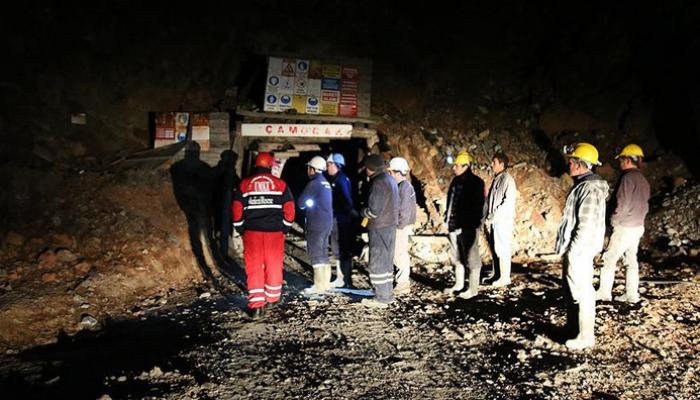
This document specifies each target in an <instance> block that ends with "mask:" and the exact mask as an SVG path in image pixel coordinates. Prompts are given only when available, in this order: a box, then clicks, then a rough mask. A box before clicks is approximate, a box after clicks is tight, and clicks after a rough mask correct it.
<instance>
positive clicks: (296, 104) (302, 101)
mask: <svg viewBox="0 0 700 400" xmlns="http://www.w3.org/2000/svg"><path fill="white" fill-rule="evenodd" d="M292 108H293V109H295V110H297V113H299V114H304V113H306V96H297V95H295V96H294V97H293V98H292Z"/></svg>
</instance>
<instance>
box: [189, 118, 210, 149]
mask: <svg viewBox="0 0 700 400" xmlns="http://www.w3.org/2000/svg"><path fill="white" fill-rule="evenodd" d="M192 140H196V141H198V142H201V141H209V113H192Z"/></svg>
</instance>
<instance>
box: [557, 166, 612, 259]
mask: <svg viewBox="0 0 700 400" xmlns="http://www.w3.org/2000/svg"><path fill="white" fill-rule="evenodd" d="M574 179H576V181H575V183H574V187H573V188H571V191H570V192H569V195H568V196H567V198H566V206H565V207H564V212H563V215H562V220H561V223H560V224H559V232H558V234H557V242H556V245H555V247H554V251H555V252H556V253H557V254H559V255H561V254H564V253H566V252H567V251H572V250H574V251H582V250H583V251H587V252H593V253H598V252H599V251H600V250H602V249H603V240H604V238H605V199H606V198H607V197H608V183H607V182H606V181H605V180H604V179H603V178H601V177H600V175H597V174H594V173H589V174H587V175H584V176H581V177H577V178H574Z"/></svg>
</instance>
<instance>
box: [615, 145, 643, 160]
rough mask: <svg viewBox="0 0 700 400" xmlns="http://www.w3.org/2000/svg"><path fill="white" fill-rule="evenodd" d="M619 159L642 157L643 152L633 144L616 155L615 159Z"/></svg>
mask: <svg viewBox="0 0 700 400" xmlns="http://www.w3.org/2000/svg"><path fill="white" fill-rule="evenodd" d="M620 157H644V152H643V151H642V148H641V147H639V146H637V145H636V144H634V143H630V144H628V145H627V146H625V147H623V148H622V151H621V152H620V154H618V155H616V156H615V158H620Z"/></svg>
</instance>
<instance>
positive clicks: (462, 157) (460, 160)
mask: <svg viewBox="0 0 700 400" xmlns="http://www.w3.org/2000/svg"><path fill="white" fill-rule="evenodd" d="M472 161H474V159H473V158H472V156H471V155H470V154H469V153H467V151H466V150H462V151H460V152H459V153H457V156H456V157H455V160H454V161H453V162H452V163H453V164H458V165H468V164H471V163H472Z"/></svg>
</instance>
